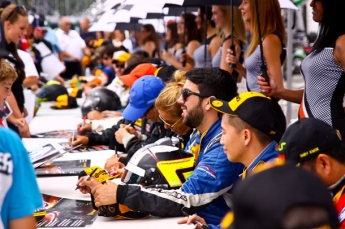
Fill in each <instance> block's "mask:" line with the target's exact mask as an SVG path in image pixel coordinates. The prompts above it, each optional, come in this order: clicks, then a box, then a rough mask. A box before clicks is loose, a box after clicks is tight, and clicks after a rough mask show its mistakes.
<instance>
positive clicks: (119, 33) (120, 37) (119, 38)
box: [112, 29, 133, 53]
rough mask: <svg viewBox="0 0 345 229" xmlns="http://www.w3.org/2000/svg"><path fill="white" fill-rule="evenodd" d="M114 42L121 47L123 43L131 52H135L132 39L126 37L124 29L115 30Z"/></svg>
mask: <svg viewBox="0 0 345 229" xmlns="http://www.w3.org/2000/svg"><path fill="white" fill-rule="evenodd" d="M112 42H113V45H114V46H115V47H120V46H121V45H122V46H123V47H125V48H126V49H127V50H128V52H129V53H132V52H133V44H132V42H131V40H129V39H127V38H126V35H125V32H124V31H123V30H118V29H116V30H115V31H114V32H113V34H112Z"/></svg>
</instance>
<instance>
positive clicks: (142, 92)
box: [122, 76, 165, 121]
mask: <svg viewBox="0 0 345 229" xmlns="http://www.w3.org/2000/svg"><path fill="white" fill-rule="evenodd" d="M164 86H165V85H164V83H163V81H162V80H161V79H160V78H158V77H155V76H145V77H142V78H140V79H138V80H137V81H135V82H134V84H133V86H132V88H131V91H130V94H129V96H130V97H129V104H128V105H127V107H126V108H125V110H124V111H123V113H122V116H123V117H124V118H125V119H127V120H129V121H134V120H137V119H138V118H140V117H141V116H143V115H144V114H145V112H146V111H147V109H148V108H150V107H151V106H153V105H154V104H155V101H156V98H157V97H158V95H159V93H160V92H161V90H162V89H163V88H164Z"/></svg>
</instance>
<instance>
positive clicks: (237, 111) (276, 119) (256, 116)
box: [210, 92, 286, 142]
mask: <svg viewBox="0 0 345 229" xmlns="http://www.w3.org/2000/svg"><path fill="white" fill-rule="evenodd" d="M210 104H211V106H212V107H213V108H214V109H215V110H217V111H219V112H221V113H224V114H227V115H231V116H237V117H239V118H240V119H242V120H243V121H245V122H246V123H248V124H249V125H251V126H252V127H255V128H256V129H258V130H260V131H261V132H263V133H265V134H267V135H270V136H273V138H274V140H276V141H277V142H278V141H279V140H280V138H281V136H282V135H283V133H284V131H285V128H286V120H285V115H284V113H283V111H282V109H281V107H280V106H279V104H278V103H277V102H276V101H274V100H272V99H271V98H270V97H267V96H265V95H263V94H261V93H258V92H243V93H241V94H239V95H238V96H236V97H235V98H233V99H232V100H231V101H230V102H227V101H223V100H220V99H216V98H212V97H211V98H210Z"/></svg>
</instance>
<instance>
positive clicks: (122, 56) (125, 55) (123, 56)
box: [112, 50, 131, 63]
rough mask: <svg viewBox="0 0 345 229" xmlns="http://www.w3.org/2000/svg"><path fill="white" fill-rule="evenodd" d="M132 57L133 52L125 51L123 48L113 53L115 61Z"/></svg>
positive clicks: (122, 60) (124, 60) (123, 60)
mask: <svg viewBox="0 0 345 229" xmlns="http://www.w3.org/2000/svg"><path fill="white" fill-rule="evenodd" d="M130 57H131V54H129V53H128V52H125V51H123V50H119V51H116V52H114V54H113V61H112V62H113V63H116V62H122V63H124V62H126V61H127V60H128V59H129V58H130Z"/></svg>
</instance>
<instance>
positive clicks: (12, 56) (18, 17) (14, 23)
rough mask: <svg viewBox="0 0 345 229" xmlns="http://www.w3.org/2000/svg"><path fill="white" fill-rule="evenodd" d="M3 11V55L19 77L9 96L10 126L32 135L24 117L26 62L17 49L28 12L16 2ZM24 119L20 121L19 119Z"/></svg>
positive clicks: (0, 10) (22, 133) (26, 22)
mask: <svg viewBox="0 0 345 229" xmlns="http://www.w3.org/2000/svg"><path fill="white" fill-rule="evenodd" d="M0 13H1V16H0V18H1V24H2V25H1V28H0V29H1V34H3V38H4V39H2V41H1V42H2V45H4V46H5V47H3V49H2V50H1V51H2V53H3V56H2V57H5V58H7V59H8V60H9V61H10V62H11V63H12V64H13V65H14V66H15V69H16V72H17V74H18V78H17V79H16V81H15V82H14V83H13V85H12V93H13V94H12V95H10V96H9V97H8V103H9V105H10V107H11V109H12V111H13V113H12V115H10V117H9V118H8V121H9V123H8V126H9V128H11V129H12V130H14V131H15V132H17V133H18V134H19V135H20V136H21V137H30V136H31V134H30V130H29V126H28V124H27V123H26V121H25V119H24V115H25V113H27V112H26V111H25V108H24V93H23V81H24V79H25V71H24V63H23V61H22V60H21V59H20V57H19V55H18V51H17V44H18V42H19V40H20V38H21V37H22V36H23V33H24V30H22V29H20V28H26V26H27V25H28V14H27V12H26V10H25V9H24V8H23V6H17V5H15V4H12V5H9V6H7V7H6V8H5V9H0ZM18 119H19V120H22V121H21V122H19V120H18ZM18 123H22V124H21V125H16V124H18Z"/></svg>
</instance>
